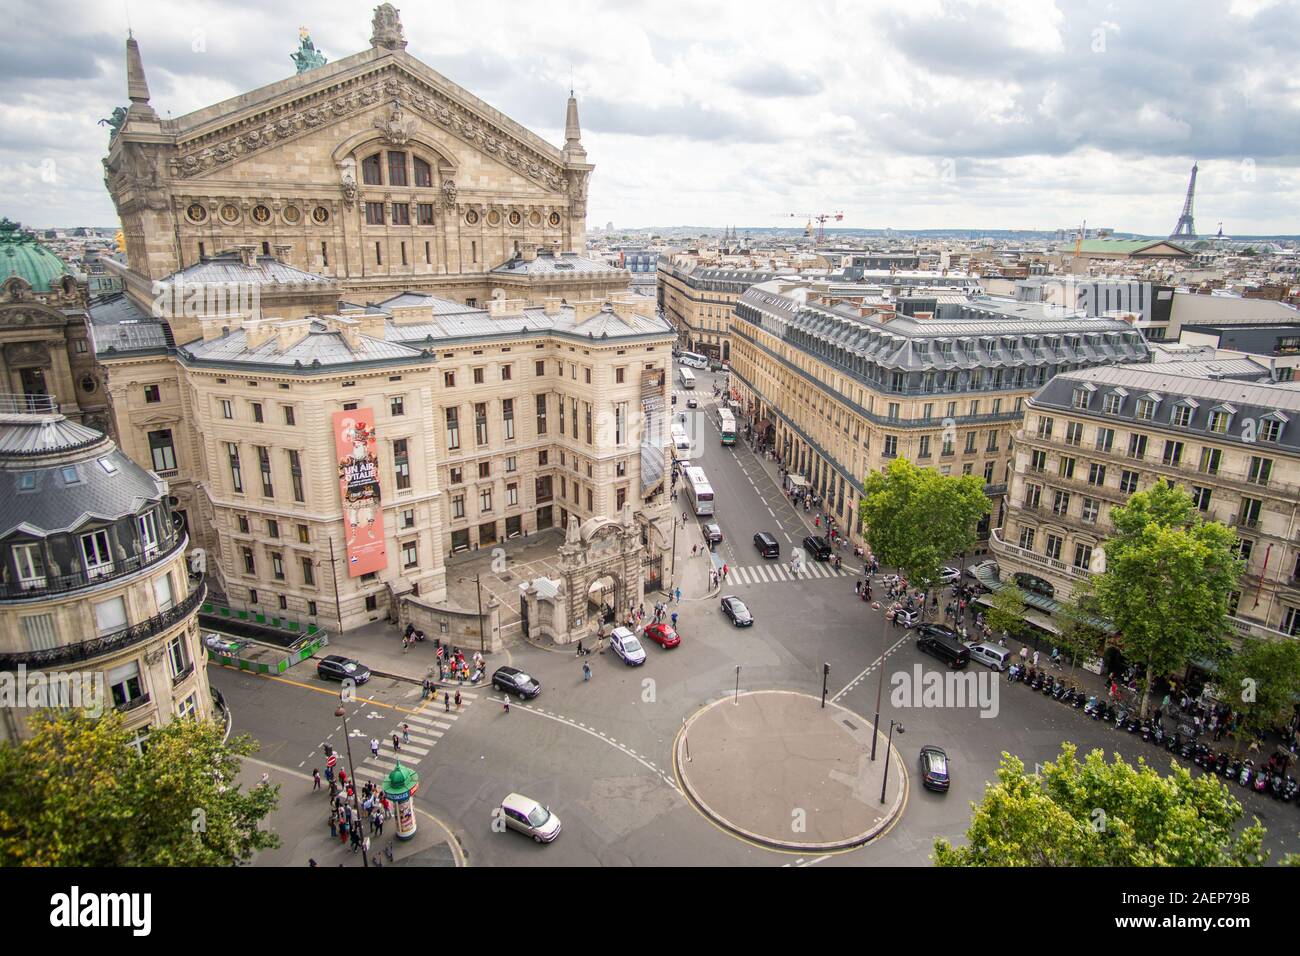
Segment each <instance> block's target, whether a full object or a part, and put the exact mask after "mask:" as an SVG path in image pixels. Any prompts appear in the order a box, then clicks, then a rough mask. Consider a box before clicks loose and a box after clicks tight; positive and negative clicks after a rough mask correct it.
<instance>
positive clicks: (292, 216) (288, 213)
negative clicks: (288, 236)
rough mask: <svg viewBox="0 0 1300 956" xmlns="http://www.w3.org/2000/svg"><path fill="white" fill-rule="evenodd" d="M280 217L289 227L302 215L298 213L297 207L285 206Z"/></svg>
mask: <svg viewBox="0 0 1300 956" xmlns="http://www.w3.org/2000/svg"><path fill="white" fill-rule="evenodd" d="M281 215H283V216H284V221H285V222H287V223H289V224H290V225H292V224H294V223H296V222H297V221H298V220H299V219H301V218H302V213H300V212H299V211H298V207H297V206H285V207H284V212H283V213H282V214H281Z"/></svg>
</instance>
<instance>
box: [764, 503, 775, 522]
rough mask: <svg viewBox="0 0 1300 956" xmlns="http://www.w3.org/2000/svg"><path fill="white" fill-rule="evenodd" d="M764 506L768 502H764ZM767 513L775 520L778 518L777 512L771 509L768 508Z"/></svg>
mask: <svg viewBox="0 0 1300 956" xmlns="http://www.w3.org/2000/svg"><path fill="white" fill-rule="evenodd" d="M763 504H767V502H766V501H764V502H763ZM767 513H768V514H770V515H771V516H772V517H773V518H775V517H776V512H775V511H773V510H772V509H771V508H768V509H767Z"/></svg>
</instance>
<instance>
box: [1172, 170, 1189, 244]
mask: <svg viewBox="0 0 1300 956" xmlns="http://www.w3.org/2000/svg"><path fill="white" fill-rule="evenodd" d="M1195 198H1196V164H1195V163H1192V178H1191V181H1190V182H1188V184H1187V198H1186V199H1185V200H1184V201H1183V214H1182V215H1181V216H1179V217H1178V225H1176V226H1174V231H1173V232H1172V233H1171V234H1170V236H1169V238H1170V239H1177V238H1180V237H1181V238H1184V239H1195V238H1196V226H1195V225H1194V224H1193V223H1192V200H1193V199H1195Z"/></svg>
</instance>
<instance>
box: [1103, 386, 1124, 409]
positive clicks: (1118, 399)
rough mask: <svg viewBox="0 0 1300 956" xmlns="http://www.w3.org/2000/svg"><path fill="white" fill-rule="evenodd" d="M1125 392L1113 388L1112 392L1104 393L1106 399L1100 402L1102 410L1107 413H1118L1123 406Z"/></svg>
mask: <svg viewBox="0 0 1300 956" xmlns="http://www.w3.org/2000/svg"><path fill="white" fill-rule="evenodd" d="M1127 394H1128V393H1126V392H1125V391H1124V390H1123V389H1118V388H1117V389H1115V391H1113V392H1107V393H1106V399H1105V401H1104V402H1103V404H1102V410H1103V411H1104V412H1105V413H1106V414H1107V415H1118V414H1119V413H1120V411H1121V409H1123V408H1124V399H1125V398H1126V397H1127Z"/></svg>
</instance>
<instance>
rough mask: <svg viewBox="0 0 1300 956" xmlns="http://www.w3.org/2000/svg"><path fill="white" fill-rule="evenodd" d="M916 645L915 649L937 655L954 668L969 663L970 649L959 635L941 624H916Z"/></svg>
mask: <svg viewBox="0 0 1300 956" xmlns="http://www.w3.org/2000/svg"><path fill="white" fill-rule="evenodd" d="M916 647H917V650H921V651H924V652H925V653H927V654H930V655H932V656H933V657H937V658H938V659H939V660H941V661H943V662H944V663H945V664H947V665H948V666H949V667H951V668H953V669H954V670H955V669H958V668H961V667H965V666H966V665H967V664H969V663H970V651H969V650H967V649H966V645H965V644H963V643H962V642H961V637H960V635H958V634H957V632H956V631H954V630H953V629H952V628H950V627H944V626H943V625H942V624H918V625H917V628H916Z"/></svg>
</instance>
